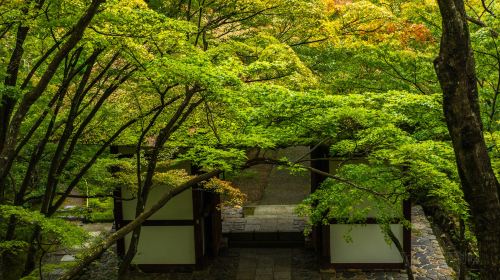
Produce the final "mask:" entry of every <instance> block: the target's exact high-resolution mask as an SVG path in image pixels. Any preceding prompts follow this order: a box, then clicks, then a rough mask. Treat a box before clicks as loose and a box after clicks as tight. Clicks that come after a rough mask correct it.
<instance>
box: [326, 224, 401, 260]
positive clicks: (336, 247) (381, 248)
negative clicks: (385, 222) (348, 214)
mask: <svg viewBox="0 0 500 280" xmlns="http://www.w3.org/2000/svg"><path fill="white" fill-rule="evenodd" d="M351 227H352V231H351V232H350V233H349V235H350V236H351V238H352V242H350V243H349V242H346V240H345V238H344V236H345V234H346V233H348V232H349V229H350V228H351ZM391 228H392V231H393V232H394V234H395V235H396V237H397V238H398V239H399V241H400V242H401V244H403V226H401V225H397V224H395V225H391ZM330 261H331V262H332V263H401V262H402V258H401V256H400V254H399V252H398V249H397V248H396V246H394V245H393V244H391V245H389V244H387V242H386V241H385V239H384V234H383V233H382V232H381V230H380V227H379V226H378V225H375V224H371V225H343V224H332V225H330Z"/></svg>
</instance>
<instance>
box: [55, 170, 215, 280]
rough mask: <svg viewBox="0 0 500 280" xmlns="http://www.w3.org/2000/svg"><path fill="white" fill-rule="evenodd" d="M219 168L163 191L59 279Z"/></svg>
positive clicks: (65, 279) (71, 275)
mask: <svg viewBox="0 0 500 280" xmlns="http://www.w3.org/2000/svg"><path fill="white" fill-rule="evenodd" d="M220 173H221V171H220V170H214V171H211V172H208V173H204V174H202V175H199V176H196V177H195V178H193V179H191V180H189V181H187V182H186V183H184V184H182V185H180V186H179V187H177V188H175V189H173V190H172V191H170V192H168V193H165V194H164V195H162V196H161V197H160V200H158V202H157V203H155V204H154V205H152V206H151V208H150V209H148V210H146V211H145V212H143V213H142V214H140V215H139V216H138V217H137V218H135V219H134V220H133V221H132V222H130V223H128V224H127V225H126V226H124V227H123V228H121V229H119V230H118V231H117V232H115V233H113V234H112V235H110V236H109V237H108V238H106V239H105V240H103V241H101V242H99V243H98V244H96V245H95V246H93V247H92V248H90V249H89V250H88V253H87V254H85V255H84V256H83V257H82V259H80V260H79V262H78V263H77V265H75V266H74V267H72V268H71V269H70V270H68V271H67V272H66V273H65V274H64V275H63V276H61V278H59V280H70V279H73V278H74V277H76V276H78V275H80V274H81V272H82V270H83V269H84V268H85V267H87V266H88V265H90V264H91V263H92V262H93V261H94V260H96V259H98V258H99V257H100V256H101V255H102V253H103V252H104V251H106V249H108V248H109V247H111V246H112V245H113V244H115V242H116V241H118V240H119V239H121V238H123V237H125V235H127V234H128V233H130V232H131V231H133V230H134V229H135V228H137V227H139V226H140V225H141V224H142V223H143V222H144V221H146V220H147V219H148V218H149V217H151V216H152V215H153V214H154V213H156V212H157V211H158V210H160V209H161V208H162V207H163V206H164V205H165V204H167V202H168V201H169V200H170V199H172V198H173V197H175V196H176V195H178V194H180V193H182V192H183V191H185V190H187V189H189V188H191V187H193V186H195V185H196V184H198V183H200V182H203V181H205V180H208V179H210V178H212V177H214V176H217V175H218V174H220Z"/></svg>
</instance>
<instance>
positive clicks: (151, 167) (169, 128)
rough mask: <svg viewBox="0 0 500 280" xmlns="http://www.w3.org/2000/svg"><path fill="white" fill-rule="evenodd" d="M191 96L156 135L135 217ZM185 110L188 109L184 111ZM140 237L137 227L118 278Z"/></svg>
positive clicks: (147, 193)
mask: <svg viewBox="0 0 500 280" xmlns="http://www.w3.org/2000/svg"><path fill="white" fill-rule="evenodd" d="M193 95H194V91H188V92H187V93H186V96H185V97H184V100H183V102H182V103H181V104H180V105H179V107H178V108H177V111H176V112H175V114H174V115H173V116H172V118H171V119H170V121H169V122H168V124H167V125H166V126H165V127H164V128H162V129H161V130H160V133H159V134H158V137H157V139H156V143H155V146H154V149H153V153H152V155H151V157H150V159H149V161H148V169H147V172H146V177H145V179H144V186H141V185H139V186H138V193H137V205H136V210H135V211H136V212H135V215H136V217H138V216H139V215H140V214H141V213H142V212H144V208H145V207H146V202H147V199H148V196H149V190H150V188H151V186H152V185H153V176H154V173H155V170H156V164H157V161H158V156H159V154H160V149H161V148H162V147H163V145H164V144H165V142H166V141H167V140H168V139H169V138H170V136H171V135H172V133H173V132H175V131H176V130H177V128H178V127H179V126H180V124H182V122H184V120H185V119H186V117H187V116H188V115H189V114H190V111H191V110H190V109H191V108H188V106H189V102H190V101H191V99H192V98H193ZM186 108H188V109H187V110H186ZM184 111H186V112H184ZM176 124H177V125H176ZM139 182H140V181H139ZM140 235H141V227H140V226H139V227H137V228H135V229H134V232H133V234H132V238H131V239H130V243H129V246H128V250H127V253H126V254H125V257H124V258H123V261H122V263H121V265H120V269H119V271H118V275H119V277H120V278H122V277H123V276H124V275H125V272H126V271H127V270H128V268H129V266H130V264H131V263H132V260H133V259H134V257H135V254H136V253H137V247H138V245H139V238H140Z"/></svg>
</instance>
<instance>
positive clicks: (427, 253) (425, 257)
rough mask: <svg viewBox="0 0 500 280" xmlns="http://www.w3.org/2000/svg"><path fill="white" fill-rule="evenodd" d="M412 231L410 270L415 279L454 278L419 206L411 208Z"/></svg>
mask: <svg viewBox="0 0 500 280" xmlns="http://www.w3.org/2000/svg"><path fill="white" fill-rule="evenodd" d="M411 211H412V212H411V215H412V224H413V231H412V237H411V239H412V240H411V247H412V248H411V251H412V252H411V254H412V270H413V271H414V273H415V275H416V276H417V277H416V279H417V280H427V279H439V280H441V279H455V277H454V275H455V273H454V271H453V269H452V268H451V267H449V266H448V264H447V263H446V260H445V258H444V254H443V250H442V249H441V246H440V245H439V242H438V241H437V240H436V236H435V235H434V233H433V232H432V227H431V225H430V223H429V221H428V220H427V218H426V217H425V214H424V210H423V209H422V207H421V206H419V205H418V206H414V207H412V209H411Z"/></svg>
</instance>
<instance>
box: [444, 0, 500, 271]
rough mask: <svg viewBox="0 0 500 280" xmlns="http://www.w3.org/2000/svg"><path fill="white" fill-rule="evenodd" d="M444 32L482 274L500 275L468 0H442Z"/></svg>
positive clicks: (499, 208) (451, 103)
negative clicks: (467, 8) (464, 1)
mask: <svg viewBox="0 0 500 280" xmlns="http://www.w3.org/2000/svg"><path fill="white" fill-rule="evenodd" d="M438 4H439V9H440V11H441V16H442V25H443V34H442V37H441V49H440V53H439V57H438V58H436V60H435V61H434V64H435V68H436V72H437V75H438V78H439V82H440V84H441V88H442V90H443V97H444V98H443V107H444V113H445V117H446V123H447V125H448V130H449V132H450V136H451V139H452V142H453V148H454V151H455V157H456V161H457V167H458V173H459V175H460V180H461V182H462V188H463V191H464V194H465V200H466V201H467V202H468V203H469V206H470V210H471V214H472V222H473V225H474V233H475V235H476V237H477V241H478V247H479V258H480V265H481V268H480V273H481V279H484V280H493V279H498V277H499V275H500V199H499V193H500V185H499V183H498V181H497V179H496V177H495V174H494V172H493V169H492V167H491V162H490V158H489V155H488V151H487V148H486V144H485V141H484V138H483V131H482V129H483V127H482V123H481V117H480V113H479V102H478V90H477V78H476V73H475V63H474V56H473V51H472V48H471V44H470V35H469V30H468V26H467V20H466V14H465V8H464V3H463V0H438Z"/></svg>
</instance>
